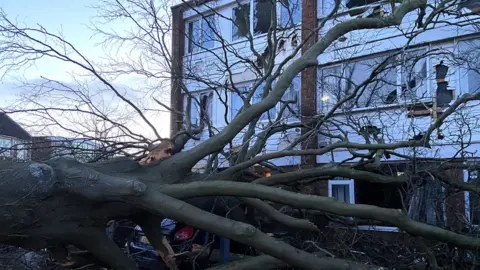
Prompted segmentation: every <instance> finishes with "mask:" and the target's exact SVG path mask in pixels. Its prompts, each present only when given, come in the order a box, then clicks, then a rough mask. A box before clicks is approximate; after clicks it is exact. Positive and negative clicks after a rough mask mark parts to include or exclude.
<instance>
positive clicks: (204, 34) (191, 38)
mask: <svg viewBox="0 0 480 270" xmlns="http://www.w3.org/2000/svg"><path fill="white" fill-rule="evenodd" d="M187 27H188V28H187V30H188V36H187V39H188V40H187V42H186V43H187V44H188V47H187V49H188V52H189V53H192V52H198V51H199V50H200V49H201V48H203V49H211V48H213V46H214V44H215V31H214V29H215V16H214V15H213V14H212V15H208V16H204V17H203V18H201V19H196V20H193V21H190V22H188V23H187Z"/></svg>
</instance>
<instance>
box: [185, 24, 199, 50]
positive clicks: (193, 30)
mask: <svg viewBox="0 0 480 270" xmlns="http://www.w3.org/2000/svg"><path fill="white" fill-rule="evenodd" d="M200 33H201V30H200V21H199V20H196V21H192V22H189V23H188V52H189V53H191V52H196V51H198V49H199V48H200Z"/></svg>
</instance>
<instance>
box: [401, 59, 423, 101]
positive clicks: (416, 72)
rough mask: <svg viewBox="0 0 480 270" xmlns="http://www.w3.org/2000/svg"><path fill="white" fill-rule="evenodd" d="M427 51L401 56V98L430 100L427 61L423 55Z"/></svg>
mask: <svg viewBox="0 0 480 270" xmlns="http://www.w3.org/2000/svg"><path fill="white" fill-rule="evenodd" d="M424 54H426V51H425V50H417V51H411V52H408V53H406V54H404V55H402V56H400V61H399V62H400V63H399V64H400V66H401V73H400V76H401V81H400V82H401V98H403V99H405V100H415V99H422V98H428V97H430V95H429V94H428V93H427V87H426V85H427V83H426V81H427V60H426V58H425V57H422V55H424Z"/></svg>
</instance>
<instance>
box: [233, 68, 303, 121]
mask: <svg viewBox="0 0 480 270" xmlns="http://www.w3.org/2000/svg"><path fill="white" fill-rule="evenodd" d="M301 78H302V77H301V75H300V74H298V75H297V76H295V77H294V79H293V80H292V83H291V84H290V85H292V84H293V83H294V80H298V83H299V88H298V91H297V104H296V107H297V114H298V115H299V114H300V108H301V91H302V90H301V87H302V79H301ZM263 83H265V82H263ZM254 84H255V81H253V82H247V83H241V84H238V85H236V88H237V90H240V92H241V93H243V94H247V93H250V91H251V90H252V87H253V85H254ZM262 85H263V84H260V85H259V86H258V87H257V89H256V91H261V90H259V89H262ZM274 85H275V82H274V83H273V84H272V88H273V87H274ZM290 87H291V86H289V87H288V89H287V90H286V91H285V93H284V96H285V94H286V93H287V91H290ZM245 88H246V89H248V90H247V91H241V90H242V89H245ZM229 93H230V101H229V104H228V106H229V107H230V108H229V111H228V114H229V116H230V117H229V120H230V121H232V120H233V118H234V117H235V116H236V114H235V115H234V114H233V108H234V107H233V98H234V96H236V95H237V93H236V92H234V91H229ZM255 95H256V94H255V93H254V94H253V95H252V98H251V99H250V104H251V105H253V104H256V103H258V102H254V98H255ZM283 99H284V97H282V100H283ZM260 101H261V100H260ZM242 106H243V105H242ZM281 106H282V102H278V103H277V104H276V105H275V107H274V108H272V109H270V110H268V111H266V112H264V114H270V117H265V118H262V117H261V118H260V119H259V120H258V122H259V123H265V122H268V121H269V120H270V119H272V120H274V119H275V118H276V117H277V116H278V113H279V111H280V109H281ZM273 110H275V113H274V114H272V113H271V112H272V111H273ZM285 111H288V114H287V116H286V119H281V121H284V122H287V123H288V122H290V121H298V117H296V116H295V115H293V114H292V113H291V112H290V111H289V109H288V108H286V109H285ZM237 113H238V111H237ZM285 113H286V112H284V116H285ZM262 116H263V114H262Z"/></svg>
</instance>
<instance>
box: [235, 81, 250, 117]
mask: <svg viewBox="0 0 480 270" xmlns="http://www.w3.org/2000/svg"><path fill="white" fill-rule="evenodd" d="M237 90H238V91H239V92H240V93H241V94H242V96H245V95H247V94H248V93H249V92H250V87H248V86H243V87H237ZM231 96H232V97H231V104H230V119H233V118H235V116H237V114H238V113H239V112H240V110H241V109H242V107H243V99H242V98H241V97H240V96H239V95H238V94H237V93H234V92H232V95H231Z"/></svg>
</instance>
